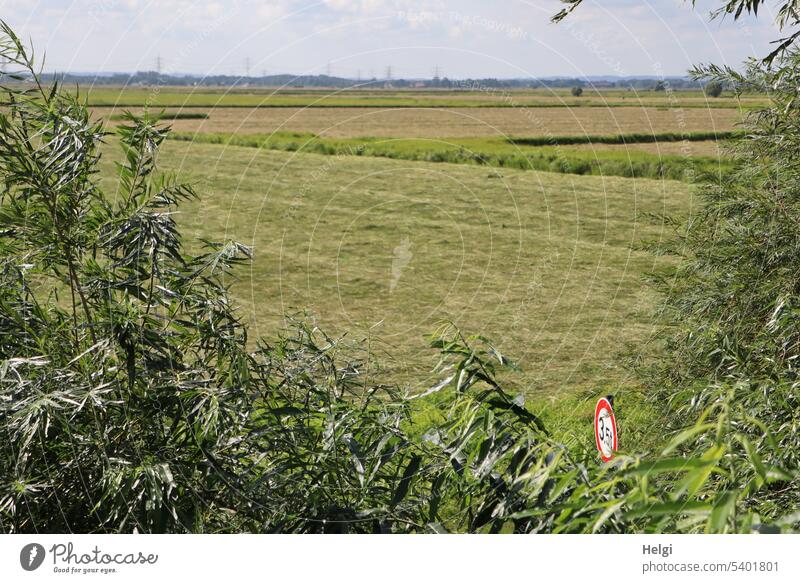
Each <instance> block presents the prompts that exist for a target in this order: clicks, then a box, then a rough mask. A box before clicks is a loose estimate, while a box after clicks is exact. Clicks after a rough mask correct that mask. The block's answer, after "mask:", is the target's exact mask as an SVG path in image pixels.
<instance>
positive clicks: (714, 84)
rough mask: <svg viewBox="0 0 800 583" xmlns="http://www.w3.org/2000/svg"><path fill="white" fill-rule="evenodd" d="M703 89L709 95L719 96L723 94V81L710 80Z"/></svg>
mask: <svg viewBox="0 0 800 583" xmlns="http://www.w3.org/2000/svg"><path fill="white" fill-rule="evenodd" d="M703 91H704V92H705V94H706V95H707V96H709V97H719V96H720V95H722V83H720V82H719V81H710V82H709V83H706V85H705V87H703Z"/></svg>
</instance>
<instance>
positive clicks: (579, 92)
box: [570, 87, 583, 97]
mask: <svg viewBox="0 0 800 583" xmlns="http://www.w3.org/2000/svg"><path fill="white" fill-rule="evenodd" d="M570 92H571V93H572V95H573V97H580V96H581V95H583V87H573V88H572V89H571V91H570Z"/></svg>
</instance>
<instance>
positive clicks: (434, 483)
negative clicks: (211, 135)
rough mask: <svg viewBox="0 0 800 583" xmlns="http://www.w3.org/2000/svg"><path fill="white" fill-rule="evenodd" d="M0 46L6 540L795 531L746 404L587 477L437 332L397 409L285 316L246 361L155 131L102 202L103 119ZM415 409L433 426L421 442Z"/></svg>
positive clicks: (386, 391)
mask: <svg viewBox="0 0 800 583" xmlns="http://www.w3.org/2000/svg"><path fill="white" fill-rule="evenodd" d="M2 34H3V36H2V40H0V53H1V54H2V56H3V57H5V60H6V61H7V62H8V63H10V65H9V67H10V68H14V69H16V70H14V71H5V72H3V74H2V81H4V82H5V83H6V86H5V88H4V89H3V95H4V98H3V101H2V104H0V105H1V106H0V177H2V191H0V197H1V201H2V204H1V205H0V362H2V365H1V366H0V434H1V436H2V437H1V438H0V528H2V530H3V531H5V532H133V531H136V532H479V531H480V532H631V531H654V532H667V531H679V532H687V531H709V532H730V531H736V532H749V531H752V530H754V529H757V530H776V529H784V528H785V529H790V528H793V527H795V526H796V520H797V517H796V516H794V517H793V516H791V515H789V516H788V517H786V516H785V515H786V514H787V513H786V512H785V504H784V503H783V502H782V499H781V496H787V494H786V492H787V489H786V486H785V485H786V484H787V483H790V484H791V483H792V480H795V483H796V474H795V473H793V472H794V470H793V468H796V463H795V462H796V460H795V459H794V458H790V457H788V456H787V453H786V452H785V451H782V448H783V447H784V446H785V444H784V443H783V442H782V441H781V439H782V438H781V435H785V434H786V432H785V431H784V430H783V429H781V430H780V431H778V432H773V431H772V430H773V429H774V420H773V419H772V418H766V420H765V421H762V420H759V418H758V414H759V413H762V412H763V411H761V410H757V411H756V415H754V414H753V412H754V411H753V409H752V408H748V407H747V406H745V405H746V404H745V405H743V404H742V403H741V402H740V401H739V400H737V398H736V396H737V395H736V393H737V391H738V392H739V393H744V394H745V395H746V396H747V397H748V398H750V399H755V401H754V402H759V401H758V399H757V395H759V394H762V393H759V390H761V389H758V388H753V387H742V386H740V385H736V386H734V387H732V388H728V387H726V386H723V385H715V384H709V387H710V388H708V389H707V390H706V391H705V392H704V393H702V395H701V396H700V398H697V396H696V395H695V398H694V400H693V401H691V402H692V403H693V406H694V407H696V408H697V409H698V411H697V412H694V413H692V417H693V418H694V419H696V423H693V424H692V425H691V426H688V427H681V428H680V429H679V430H678V431H676V433H675V436H674V439H673V440H672V442H671V443H670V445H669V446H668V447H667V448H666V449H665V450H664V451H661V452H656V453H653V454H649V455H645V454H641V455H633V454H630V453H624V452H620V455H619V456H618V457H617V458H616V460H615V462H614V463H612V464H606V465H601V464H600V463H599V462H598V461H597V457H596V455H595V453H594V452H593V451H592V450H591V448H588V447H587V448H585V449H582V448H581V447H580V446H571V447H566V446H564V445H562V444H559V443H557V442H555V441H554V440H553V439H552V438H551V437H550V436H549V434H548V433H547V430H546V428H545V427H543V426H542V424H541V422H540V421H539V420H538V419H537V418H536V417H535V416H534V415H532V414H531V413H530V412H529V411H528V410H527V409H526V408H525V405H524V401H523V400H522V399H521V398H519V397H515V396H513V395H512V394H510V393H509V392H507V391H506V390H505V389H504V388H503V387H502V386H501V385H500V384H499V383H498V381H497V374H496V373H497V370H498V368H501V367H506V366H510V363H509V362H508V361H507V359H506V357H505V356H503V355H502V354H501V353H500V352H499V351H498V350H497V349H496V348H495V347H494V346H493V345H492V344H491V342H489V341H488V340H487V339H485V338H482V337H480V336H469V337H465V336H463V335H462V334H461V333H460V332H459V331H458V330H456V329H455V328H453V327H452V326H444V327H443V328H442V329H440V330H438V331H437V332H436V333H435V334H434V335H433V337H432V339H431V342H432V347H433V348H434V349H436V350H438V351H439V352H440V354H441V363H440V366H439V371H440V373H441V375H442V382H441V383H440V384H438V385H437V386H435V387H433V388H431V390H430V391H429V392H428V393H427V394H423V395H421V396H417V397H416V398H409V397H408V396H407V395H405V394H403V393H402V392H401V391H400V390H399V389H398V388H395V387H387V386H382V385H377V384H375V383H374V382H373V381H372V379H371V377H370V375H369V373H368V371H369V368H370V367H369V366H368V362H367V360H368V359H369V358H371V356H370V355H369V354H366V353H364V352H363V351H360V350H359V348H358V347H357V346H347V345H345V344H343V343H342V342H341V341H339V340H337V339H333V338H330V337H328V336H326V335H325V334H324V333H323V332H322V331H320V330H318V329H317V328H315V327H313V326H309V325H307V324H304V323H302V322H298V323H297V324H296V325H294V326H292V327H290V329H289V330H288V331H287V332H285V333H283V334H280V335H278V336H277V338H276V339H274V340H271V341H266V340H261V341H259V342H258V343H257V346H258V347H257V348H256V349H255V350H251V349H248V345H249V344H248V338H247V329H246V327H245V326H244V325H243V324H242V323H241V322H240V321H239V318H238V316H237V313H236V310H235V307H234V306H233V305H232V302H231V300H230V297H229V294H228V289H227V287H226V284H225V282H226V281H229V280H230V276H231V275H232V272H233V270H234V269H235V268H236V266H237V264H239V263H241V262H243V261H247V260H248V258H249V249H248V248H247V247H245V246H243V245H240V244H238V243H235V242H232V241H228V242H222V243H213V242H206V243H205V250H204V251H203V252H202V253H199V254H197V255H194V254H190V253H188V252H187V250H186V249H185V248H184V245H183V240H182V238H181V233H180V229H179V228H178V225H177V224H176V222H175V212H176V210H177V208H178V207H179V205H180V203H181V202H182V201H184V200H186V199H188V198H191V197H193V196H195V195H194V191H193V190H192V188H191V186H190V185H187V184H184V183H181V182H180V181H178V180H177V179H176V178H175V177H173V176H170V175H165V174H163V173H161V172H159V170H158V168H157V154H158V150H159V147H160V146H161V144H162V142H163V141H164V139H165V137H166V135H167V131H168V130H167V128H165V127H163V126H162V125H160V124H159V122H158V121H157V119H156V118H152V117H149V116H148V115H145V116H142V117H137V116H134V115H130V114H127V116H126V123H124V124H122V125H121V126H120V127H119V128H118V129H117V135H118V141H119V144H120V146H121V150H122V152H121V156H120V159H119V162H118V163H117V185H116V186H117V187H116V190H115V191H114V192H113V193H106V192H104V190H103V189H102V188H101V186H100V183H99V180H98V176H97V165H98V160H99V156H100V154H99V150H98V148H99V146H100V144H101V143H102V142H103V140H104V139H105V138H106V132H105V130H104V129H103V127H102V125H100V124H98V123H96V122H93V121H92V120H91V117H90V115H89V112H88V110H87V107H86V104H85V103H84V102H81V101H80V99H79V98H78V97H77V96H75V95H74V93H73V92H70V91H62V90H61V87H60V86H59V85H58V84H53V85H51V86H48V87H44V86H42V85H40V84H39V82H38V76H37V74H36V70H35V69H34V64H33V58H32V57H31V56H30V55H29V54H28V53H27V52H26V50H25V48H24V46H23V45H22V44H21V43H20V41H19V40H18V39H17V37H16V36H15V35H14V33H13V32H12V31H11V30H10V29H9V28H8V27H7V26H5V25H3V26H2ZM9 81H11V82H9ZM730 393H733V395H731V394H730ZM769 394H770V395H776V394H778V393H777V392H776V391H775V390H773V389H770V391H769ZM780 394H781V395H782V398H783V399H785V400H786V406H787V407H793V406H794V401H792V399H794V397H793V393H792V391H791V390H788V389H785V390H782V392H781V393H780ZM771 398H772V397H771ZM424 401H430V407H431V408H432V409H436V410H437V414H436V415H432V417H431V418H432V419H434V418H435V419H436V421H430V422H428V424H427V425H426V426H425V427H423V428H420V427H418V424H419V418H418V416H416V415H415V413H414V411H415V407H416V403H418V402H424ZM686 417H687V418H688V417H689V415H688V414H687V415H686ZM678 425H680V424H678ZM587 429H588V428H587ZM587 433H588V431H587ZM587 437H588V436H587ZM587 442H588V439H587ZM784 462H785V463H784ZM788 491H790V490H788ZM765 492H766V493H771V495H770V496H766V497H765V496H764V493H765Z"/></svg>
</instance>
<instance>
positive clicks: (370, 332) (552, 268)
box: [104, 141, 691, 431]
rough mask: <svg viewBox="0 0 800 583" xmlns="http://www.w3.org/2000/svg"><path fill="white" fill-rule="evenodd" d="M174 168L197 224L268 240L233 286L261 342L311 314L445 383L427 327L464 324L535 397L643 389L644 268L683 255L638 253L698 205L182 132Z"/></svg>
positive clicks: (593, 183) (582, 181)
mask: <svg viewBox="0 0 800 583" xmlns="http://www.w3.org/2000/svg"><path fill="white" fill-rule="evenodd" d="M161 163H162V164H163V165H164V166H165V167H167V168H170V169H172V170H175V171H176V172H178V173H180V174H181V176H182V177H183V178H188V179H191V180H192V181H194V182H195V183H196V184H197V186H198V189H199V192H200V194H201V198H200V200H198V201H196V202H193V203H191V204H189V205H187V206H186V207H184V209H183V211H182V214H181V218H180V221H181V223H182V226H183V227H184V228H185V229H186V232H187V233H188V234H190V235H192V236H195V237H198V238H199V237H205V238H211V239H226V238H233V239H237V240H240V241H242V242H244V243H247V244H250V245H252V246H253V247H254V251H255V256H254V260H253V262H252V265H251V267H250V269H248V270H245V271H244V272H242V273H240V274H239V277H238V278H237V280H236V281H232V282H231V284H232V286H233V288H232V289H233V293H234V295H235V297H236V298H237V300H238V301H239V302H241V305H242V306H243V308H242V317H243V318H245V319H246V320H248V321H249V323H250V325H251V335H252V337H253V338H255V337H257V336H265V337H267V338H269V337H271V336H273V335H274V333H275V331H276V330H278V329H279V328H281V327H282V326H283V324H284V314H286V313H287V312H294V311H299V310H307V311H308V313H309V315H310V317H313V318H315V319H316V320H317V322H318V323H319V325H320V326H323V327H324V328H325V329H326V330H328V331H330V332H331V333H333V334H349V336H350V337H352V338H354V339H362V338H363V339H369V341H370V344H371V346H372V349H373V350H374V351H375V352H376V353H377V355H378V357H379V358H380V361H381V362H382V363H383V368H381V369H378V370H375V371H374V374H375V375H377V376H379V377H380V378H381V379H386V380H391V381H393V382H401V383H405V384H408V386H409V388H410V389H412V390H419V389H423V388H425V384H426V383H427V382H429V381H431V380H432V376H431V375H430V371H431V367H432V365H433V360H432V358H433V356H434V355H433V354H432V352H431V351H429V350H427V349H426V341H425V339H424V334H426V333H428V332H430V331H431V330H432V329H433V328H434V327H435V325H436V324H437V322H439V321H441V320H442V319H450V320H452V321H454V322H456V323H457V324H458V325H459V326H460V327H462V328H463V329H464V330H466V331H480V332H482V333H484V334H485V335H487V336H489V337H491V338H494V339H496V340H497V343H498V345H499V347H500V348H501V349H502V350H503V351H504V352H507V353H509V354H511V355H513V356H514V357H516V359H517V361H518V363H519V364H520V366H521V368H522V372H520V373H517V374H514V375H513V376H512V377H510V378H509V379H508V380H509V382H511V383H512V384H513V385H514V386H516V387H517V390H519V391H520V392H522V393H524V394H527V395H528V396H529V397H530V398H531V401H530V403H531V406H532V407H533V408H536V407H537V406H538V405H537V403H542V402H544V401H542V400H546V399H549V398H555V397H561V396H563V395H566V394H573V395H580V394H582V391H583V392H585V391H592V394H596V391H597V390H601V391H606V390H608V388H610V387H613V388H614V389H615V391H620V390H624V391H628V390H634V387H635V385H636V383H635V382H634V381H633V380H632V379H631V377H630V373H629V372H628V371H626V370H625V369H624V368H623V367H622V366H621V365H620V359H619V354H620V353H621V352H625V351H632V352H633V353H638V352H640V351H641V350H643V349H647V348H645V347H647V346H648V345H647V343H646V341H647V339H648V338H649V337H650V336H651V334H652V333H653V330H654V325H653V321H652V318H651V310H652V308H653V303H654V298H653V296H652V293H651V292H650V291H649V290H648V289H647V288H646V287H645V286H644V285H643V283H642V279H641V278H642V275H643V274H644V273H645V272H648V271H651V270H654V269H658V268H659V267H660V266H662V265H664V262H665V261H666V259H665V258H663V257H658V256H655V255H651V254H649V253H647V252H644V251H638V250H635V249H634V248H633V247H635V246H636V245H637V243H638V242H640V241H641V240H643V239H653V240H656V241H657V240H659V239H660V238H661V237H662V235H663V232H664V227H663V226H662V225H660V224H658V223H654V222H652V221H651V220H650V219H648V217H649V216H651V215H652V214H654V213H661V212H669V213H686V212H688V209H689V206H690V202H691V196H690V192H689V189H688V188H687V186H686V185H684V184H682V183H679V182H670V181H651V180H626V179H621V178H609V177H605V178H598V177H589V176H569V175H560V174H553V173H540V172H530V171H520V170H516V169H502V171H500V172H497V171H491V172H487V169H486V168H481V167H475V166H470V165H452V164H431V163H425V162H413V163H410V162H407V161H403V160H388V159H378V158H372V157H359V156H320V155H315V154H305V153H297V152H280V151H272V150H265V149H254V148H243V147H239V146H231V145H227V146H225V147H220V146H215V145H212V144H204V143H198V142H192V143H189V142H178V141H171V142H169V143H168V144H167V146H166V147H165V149H164V151H163V153H162V155H161ZM104 171H105V172H107V173H111V172H112V171H113V169H112V167H111V165H110V164H108V165H107V167H106V168H105V169H104ZM598 387H600V389H598ZM576 427H577V426H576ZM567 430H568V428H566V427H565V428H564V431H567Z"/></svg>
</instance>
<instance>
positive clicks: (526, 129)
mask: <svg viewBox="0 0 800 583" xmlns="http://www.w3.org/2000/svg"><path fill="white" fill-rule="evenodd" d="M191 111H205V112H206V113H211V114H212V115H211V119H208V120H177V121H175V122H174V124H173V126H174V129H175V131H180V132H194V133H236V134H270V133H273V132H303V133H313V134H317V135H319V136H322V137H326V138H360V137H362V136H373V137H380V138H397V137H403V138H430V139H442V138H444V139H452V138H459V139H461V138H484V137H485V138H507V137H512V136H518V137H526V138H530V137H536V136H542V137H550V136H584V135H589V136H596V135H616V134H665V133H669V132H674V133H681V134H689V133H693V132H727V131H732V130H734V129H736V126H737V124H738V123H739V122H740V121H741V120H742V115H743V114H742V112H741V111H740V110H738V109H697V108H696V109H685V110H684V109H670V108H652V107H650V108H646V107H636V108H635V107H628V108H621V109H620V108H617V109H615V108H607V109H601V108H593V109H590V108H580V107H579V108H574V109H568V108H563V107H561V108H558V107H548V108H538V109H529V108H523V107H520V108H498V107H485V108H418V109H409V108H379V107H362V108H355V109H344V108H335V107H328V108H324V107H316V108H305V109H304V108H260V109H253V108H250V109H246V108H225V107H215V108H208V109H206V110H199V109H194V110H191ZM104 113H105V114H109V113H110V114H112V115H113V114H114V113H120V112H119V111H117V110H104V109H102V108H101V109H96V110H95V115H102V114H104Z"/></svg>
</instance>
